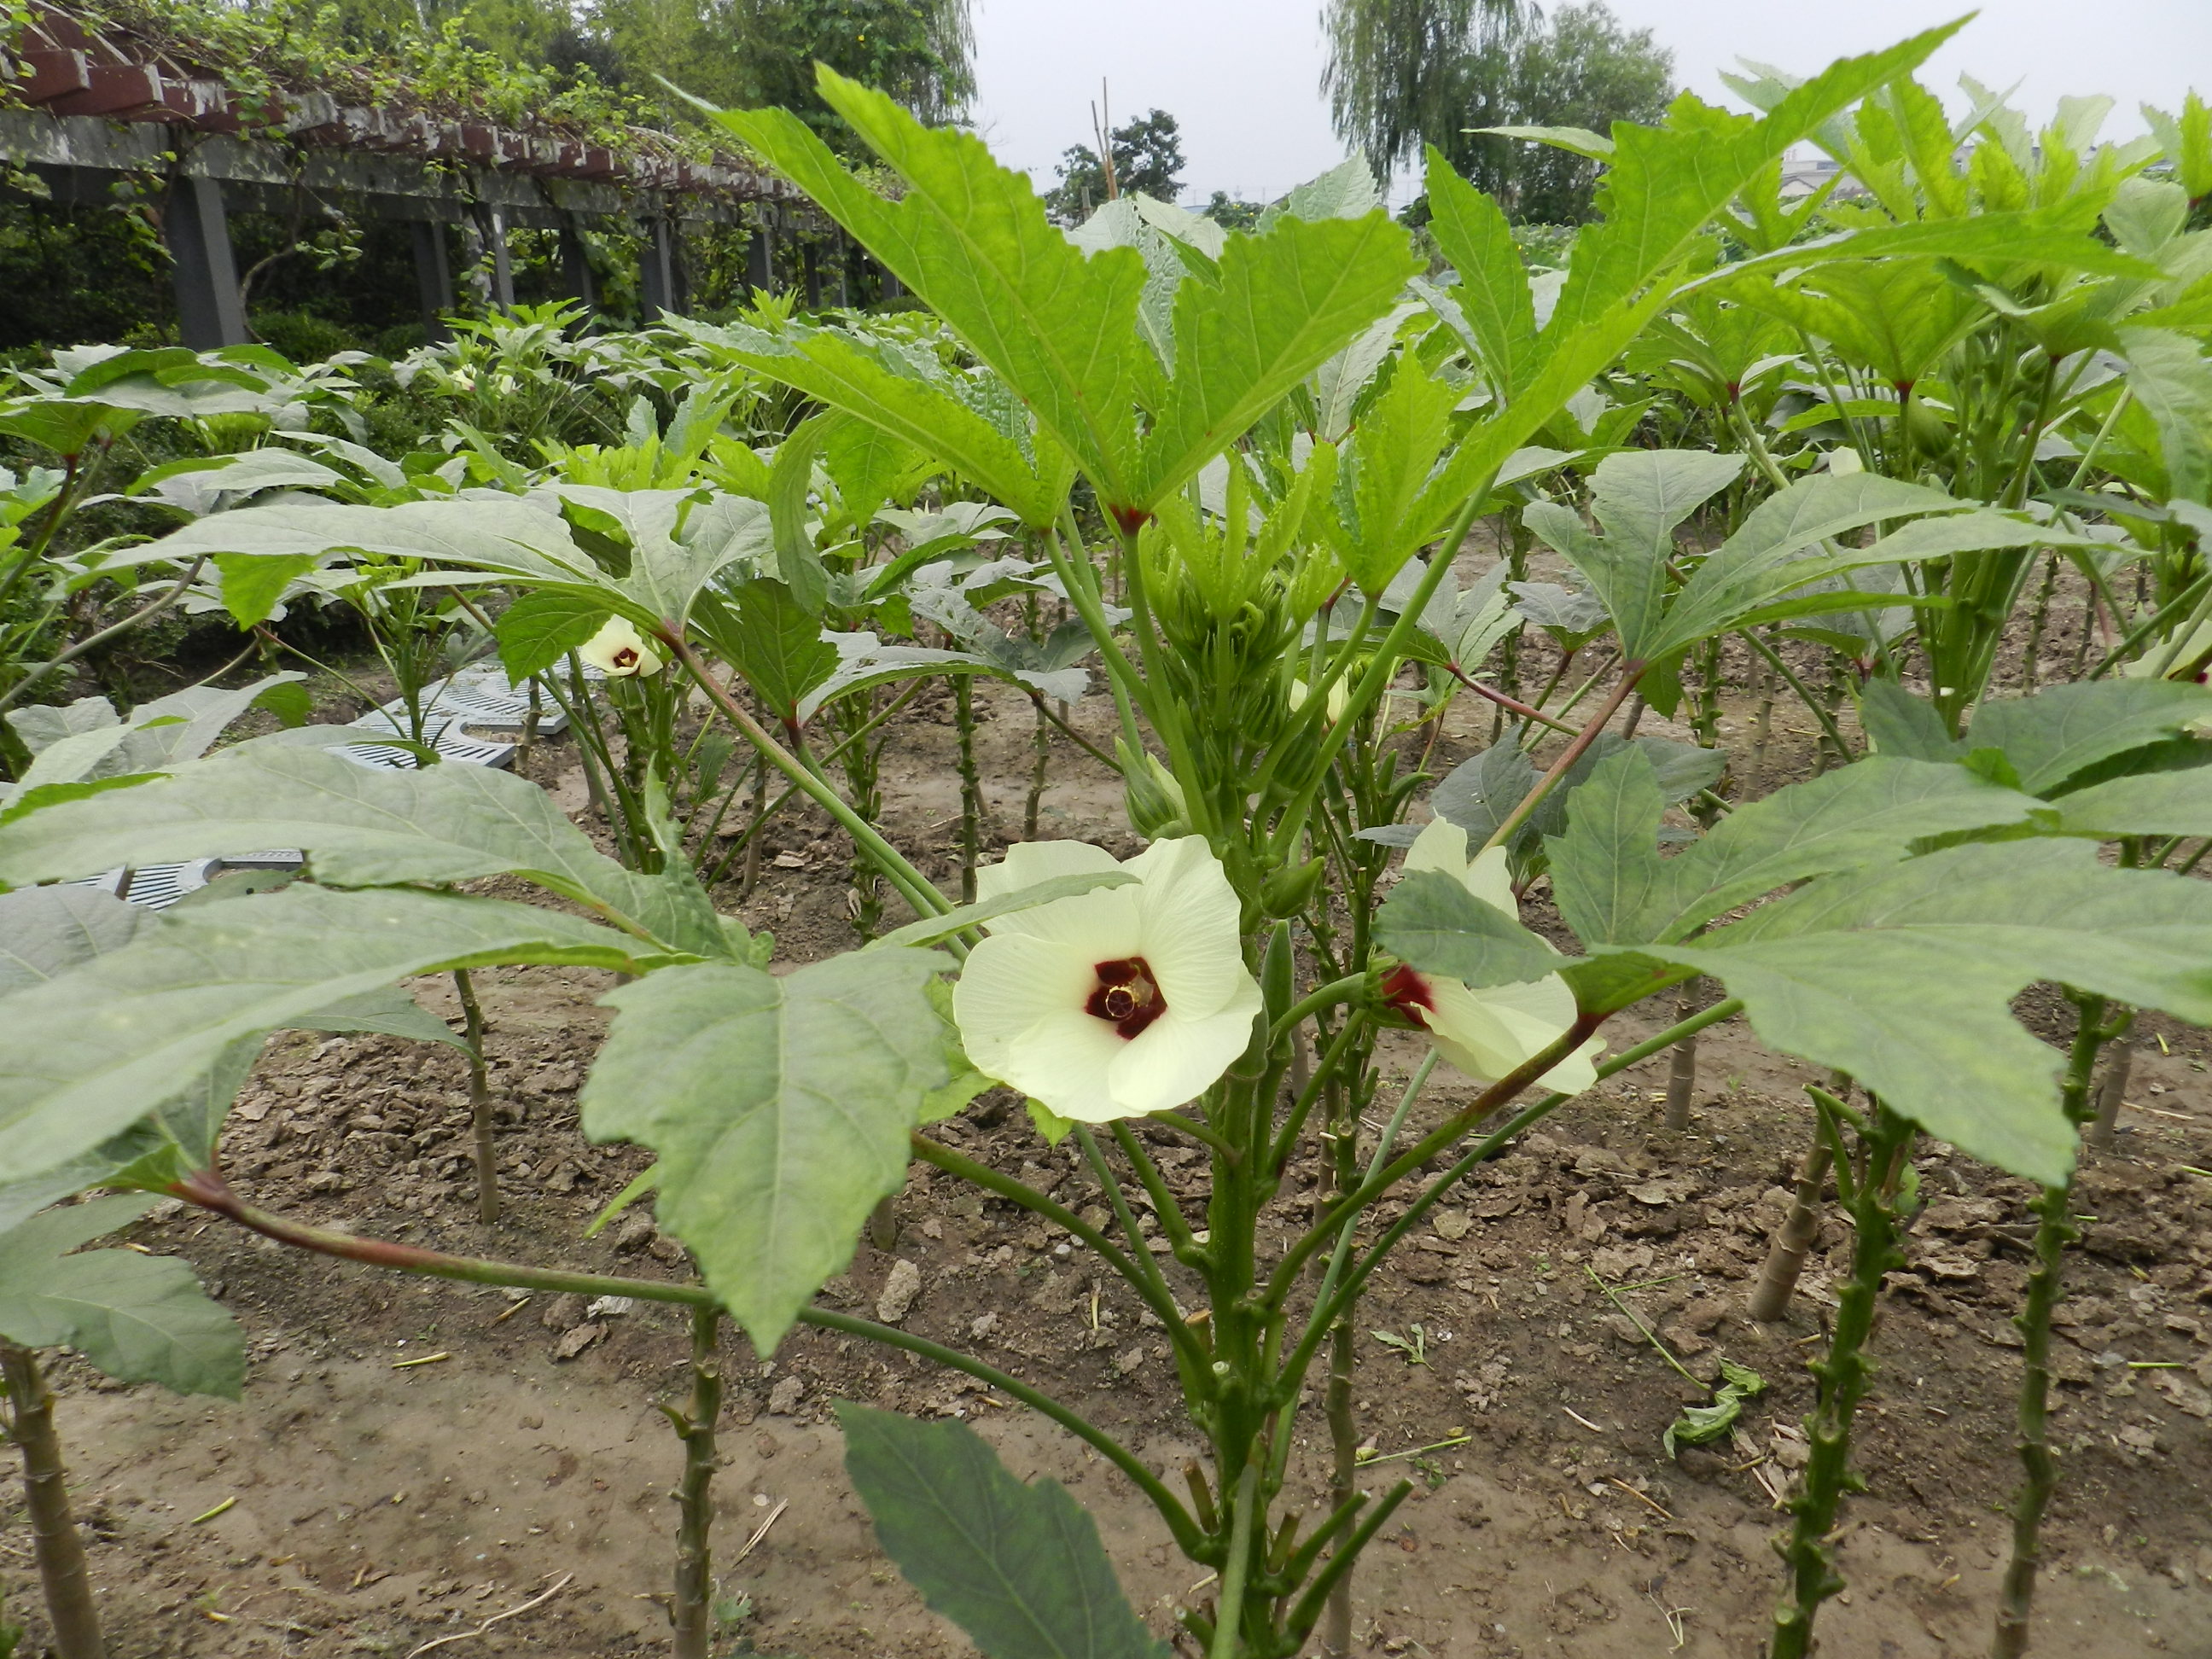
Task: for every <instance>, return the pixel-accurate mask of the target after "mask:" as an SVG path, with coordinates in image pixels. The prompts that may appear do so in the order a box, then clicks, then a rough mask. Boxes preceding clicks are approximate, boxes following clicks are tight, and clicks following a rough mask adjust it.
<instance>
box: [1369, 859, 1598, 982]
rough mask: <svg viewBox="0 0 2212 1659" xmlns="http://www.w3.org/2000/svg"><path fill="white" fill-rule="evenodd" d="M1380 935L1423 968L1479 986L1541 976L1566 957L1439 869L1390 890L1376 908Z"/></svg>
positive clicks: (1417, 874) (1420, 872) (1394, 950)
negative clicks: (1381, 906) (1380, 905)
mask: <svg viewBox="0 0 2212 1659" xmlns="http://www.w3.org/2000/svg"><path fill="white" fill-rule="evenodd" d="M1375 937H1376V939H1377V940H1379V941H1380V942H1381V944H1382V945H1383V949H1384V950H1386V951H1389V952H1390V953H1391V954H1392V955H1393V956H1395V957H1400V958H1401V959H1402V960H1404V961H1406V962H1408V963H1412V964H1413V966H1414V967H1416V968H1419V969H1421V970H1422V971H1423V972H1425V973H1434V974H1442V975H1446V976H1447V977H1449V978H1452V979H1456V980H1463V981H1466V982H1467V983H1468V984H1469V985H1472V986H1474V987H1475V988H1476V989H1478V990H1480V989H1481V988H1482V987H1485V986H1489V985H1516V984H1520V983H1522V982H1523V981H1528V980H1532V979H1541V978H1543V977H1544V976H1545V975H1547V974H1553V973H1557V972H1558V971H1559V969H1560V968H1561V967H1563V966H1564V965H1565V960H1566V959H1565V957H1561V956H1560V955H1559V952H1558V951H1554V950H1553V948H1552V947H1551V946H1550V945H1548V944H1547V943H1546V942H1545V941H1544V940H1543V939H1541V938H1540V937H1538V936H1537V935H1536V934H1534V933H1530V932H1529V931H1528V929H1527V928H1526V927H1522V925H1521V924H1520V923H1519V922H1518V921H1515V920H1514V919H1513V918H1512V917H1511V916H1509V915H1506V914H1505V913H1504V911H1503V910H1500V909H1498V908H1497V907H1496V906H1495V905H1491V904H1486V903H1484V902H1482V901H1481V900H1480V899H1479V898H1477V897H1475V896H1474V894H1472V893H1470V892H1468V890H1467V887H1466V884H1464V883H1462V882H1458V881H1455V880H1453V879H1452V878H1451V877H1449V876H1448V875H1445V874H1444V873H1443V872H1441V871H1437V870H1416V871H1413V872H1412V873H1410V874H1409V875H1407V877H1406V878H1405V879H1404V880H1402V881H1401V882H1400V883H1399V884H1397V885H1396V886H1395V887H1394V888H1392V889H1391V890H1390V896H1389V898H1388V899H1386V900H1385V901H1384V902H1383V908H1381V909H1380V910H1379V911H1377V912H1376V916H1375Z"/></svg>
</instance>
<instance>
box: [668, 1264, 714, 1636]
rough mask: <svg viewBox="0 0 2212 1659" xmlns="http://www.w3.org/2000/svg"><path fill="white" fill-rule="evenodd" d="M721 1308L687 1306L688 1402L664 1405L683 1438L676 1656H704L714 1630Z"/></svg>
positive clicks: (673, 1615)
mask: <svg viewBox="0 0 2212 1659" xmlns="http://www.w3.org/2000/svg"><path fill="white" fill-rule="evenodd" d="M721 1328H722V1314H721V1310H720V1309H719V1308H711V1307H709V1308H694V1309H692V1310H691V1408H690V1411H689V1412H688V1413H687V1412H679V1411H677V1410H675V1409H674V1408H672V1407H665V1406H664V1407H662V1408H661V1409H662V1410H663V1411H664V1412H665V1413H667V1416H668V1420H669V1421H670V1422H671V1424H672V1425H674V1426H675V1429H676V1433H677V1437H678V1438H679V1439H680V1440H681V1441H682V1442H683V1443H684V1479H683V1481H682V1484H681V1485H679V1486H678V1488H677V1490H676V1493H675V1497H676V1513H677V1517H678V1518H677V1523H676V1583H675V1595H674V1598H673V1600H672V1601H671V1605H670V1607H669V1620H670V1622H671V1623H672V1624H673V1625H674V1626H676V1640H675V1644H674V1645H675V1650H676V1659H708V1655H709V1654H710V1653H711V1652H712V1651H713V1644H714V1547H713V1529H714V1471H715V1470H716V1469H717V1468H720V1462H718V1460H717V1458H716V1455H715V1445H714V1427H715V1424H716V1422H717V1421H718V1420H719V1419H720V1417H721V1414H722V1367H721V1360H720V1354H719V1352H718V1349H719V1346H720V1336H721Z"/></svg>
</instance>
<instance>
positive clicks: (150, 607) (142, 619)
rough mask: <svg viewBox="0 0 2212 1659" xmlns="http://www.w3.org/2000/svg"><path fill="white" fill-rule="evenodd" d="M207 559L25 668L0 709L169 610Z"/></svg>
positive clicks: (3, 696)
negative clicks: (166, 587)
mask: <svg viewBox="0 0 2212 1659" xmlns="http://www.w3.org/2000/svg"><path fill="white" fill-rule="evenodd" d="M206 562H207V555H205V554H204V553H203V554H202V555H200V556H199V557H198V558H197V559H194V560H193V561H192V562H191V568H190V569H188V570H186V571H185V574H183V575H181V576H179V577H178V578H177V584H176V586H173V587H172V588H170V589H169V590H168V592H166V593H163V594H161V596H160V597H159V598H158V599H149V600H148V601H147V602H146V603H145V604H144V605H141V606H139V607H138V609H137V610H136V611H132V612H131V614H130V615H129V616H127V617H124V618H123V620H122V621H120V622H118V623H110V624H109V625H108V626H106V628H103V629H100V631H99V632H98V633H96V634H94V635H91V636H90V637H89V638H87V639H82V640H79V641H77V642H76V644H75V645H73V646H70V647H69V648H68V649H67V650H65V651H62V652H59V653H57V654H56V655H54V656H53V657H52V658H51V659H48V660H47V661H46V662H42V663H37V664H33V665H32V666H31V667H29V668H27V669H25V670H24V671H23V678H21V679H20V680H17V681H16V682H15V684H13V685H11V686H9V688H8V690H6V691H5V692H4V693H0V712H5V711H6V710H7V709H8V708H11V707H12V706H13V705H14V703H15V699H16V698H18V697H20V696H22V695H23V693H24V692H26V691H27V690H30V689H31V687H32V686H33V685H35V684H38V683H39V682H40V680H42V679H44V678H46V676H47V675H49V674H51V673H52V672H53V671H54V670H56V669H57V668H66V667H67V666H69V665H70V664H71V663H73V662H75V661H76V659H78V658H79V657H82V656H83V655H84V654H85V653H87V652H88V651H94V650H97V649H98V648H99V647H101V646H103V645H105V644H106V643H107V641H110V640H112V639H116V638H118V637H120V636H121V635H125V634H127V633H129V632H130V631H131V629H134V628H137V626H139V624H141V623H149V622H151V621H153V619H154V618H155V617H158V616H160V615H161V612H163V611H167V609H168V608H169V607H170V606H171V605H174V604H175V603H176V602H177V601H178V600H179V599H182V598H184V596H185V589H186V588H188V587H190V586H191V585H192V582H193V580H194V579H195V578H197V576H198V575H199V574H200V567H201V566H202V565H203V564H204V563H206Z"/></svg>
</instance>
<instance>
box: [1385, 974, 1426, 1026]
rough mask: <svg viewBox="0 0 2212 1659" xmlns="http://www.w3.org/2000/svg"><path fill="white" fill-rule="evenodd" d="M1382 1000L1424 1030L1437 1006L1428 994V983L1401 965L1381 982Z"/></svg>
mask: <svg viewBox="0 0 2212 1659" xmlns="http://www.w3.org/2000/svg"><path fill="white" fill-rule="evenodd" d="M1383 1000H1384V1001H1385V1002H1387V1003H1389V1005H1390V1006H1392V1007H1393V1008H1395V1009H1396V1010H1397V1011H1398V1012H1400V1013H1401V1014H1403V1015H1404V1016H1405V1017H1406V1018H1407V1019H1410V1020H1412V1021H1413V1024H1416V1025H1419V1026H1422V1027H1424V1028H1425V1027H1426V1026H1427V1024H1428V1023H1429V1020H1428V1017H1429V1015H1430V1014H1431V1013H1432V1012H1434V1011H1435V1009H1436V1006H1437V1005H1436V1000H1435V999H1434V998H1433V997H1431V995H1430V994H1429V982H1428V981H1426V980H1425V979H1423V978H1422V977H1421V976H1420V975H1419V974H1417V973H1415V972H1414V971H1413V969H1411V968H1407V967H1406V966H1404V965H1403V964H1401V965H1400V966H1398V967H1396V968H1394V969H1391V970H1390V974H1389V977H1388V978H1386V979H1385V980H1384V981H1383Z"/></svg>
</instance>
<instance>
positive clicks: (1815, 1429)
mask: <svg viewBox="0 0 2212 1659" xmlns="http://www.w3.org/2000/svg"><path fill="white" fill-rule="evenodd" d="M1814 1092H1815V1096H1816V1097H1819V1096H1820V1091H1814ZM1824 1104H1825V1106H1826V1109H1828V1110H1832V1111H1835V1112H1836V1113H1837V1115H1838V1116H1840V1115H1842V1112H1841V1107H1840V1103H1838V1102H1836V1101H1835V1100H1834V1097H1832V1096H1829V1097H1826V1101H1825V1103H1824ZM1873 1113H1874V1115H1873V1120H1872V1121H1871V1123H1870V1124H1869V1127H1867V1128H1866V1129H1865V1130H1864V1131H1863V1132H1862V1133H1861V1136H1860V1139H1861V1141H1862V1143H1863V1146H1865V1149H1866V1163H1865V1167H1864V1168H1863V1170H1861V1171H1860V1173H1859V1175H1858V1176H1857V1179H1855V1180H1852V1181H1851V1182H1850V1183H1849V1185H1850V1191H1849V1193H1848V1194H1846V1196H1845V1199H1844V1203H1845V1206H1846V1207H1847V1208H1848V1209H1849V1210H1850V1216H1851V1223H1852V1225H1853V1227H1854V1228H1855V1229H1856V1230H1857V1242H1856V1243H1854V1244H1853V1245H1852V1247H1851V1273H1850V1279H1848V1280H1847V1281H1846V1282H1845V1283H1844V1285H1843V1287H1842V1291H1841V1297H1840V1299H1839V1301H1838V1305H1837V1308H1836V1327H1835V1334H1833V1335H1832V1337H1830V1339H1829V1340H1828V1357H1827V1358H1826V1359H1825V1360H1820V1361H1817V1362H1815V1363H1814V1364H1813V1366H1812V1367H1811V1370H1812V1372H1813V1375H1814V1376H1815V1377H1817V1378H1818V1379H1819V1380H1820V1398H1819V1401H1818V1403H1817V1404H1815V1406H1814V1408H1813V1413H1812V1415H1811V1416H1810V1417H1808V1418H1807V1419H1806V1420H1805V1427H1806V1431H1807V1437H1808V1439H1809V1440H1810V1441H1811V1443H1812V1455H1811V1458H1810V1459H1809V1461H1808V1462H1807V1463H1806V1465H1805V1474H1804V1479H1803V1484H1802V1486H1801V1487H1800V1488H1799V1490H1798V1492H1797V1495H1796V1497H1795V1498H1791V1499H1790V1514H1791V1516H1793V1517H1794V1522H1793V1524H1792V1526H1791V1528H1790V1533H1789V1535H1788V1536H1787V1537H1786V1538H1782V1539H1778V1540H1777V1541H1775V1547H1776V1549H1777V1550H1778V1551H1779V1552H1780V1553H1781V1556H1782V1559H1783V1562H1784V1565H1785V1568H1786V1570H1787V1571H1788V1574H1789V1579H1790V1591H1789V1594H1788V1595H1787V1596H1785V1597H1784V1600H1783V1601H1782V1603H1781V1605H1780V1606H1779V1607H1776V1608H1775V1610H1774V1635H1773V1641H1772V1644H1771V1646H1770V1647H1769V1648H1768V1650H1767V1659H1807V1656H1808V1655H1809V1654H1810V1653H1811V1652H1812V1650H1813V1620H1814V1618H1815V1616H1816V1615H1817V1614H1818V1613H1820V1604H1821V1603H1822V1602H1823V1601H1826V1600H1828V1598H1829V1597H1831V1596H1832V1595H1838V1594H1839V1593H1840V1592H1841V1591H1842V1590H1843V1589H1844V1588H1845V1585H1844V1580H1843V1578H1842V1577H1841V1576H1840V1575H1838V1573H1837V1571H1836V1565H1835V1558H1834V1557H1833V1556H1832V1554H1831V1553H1829V1550H1828V1544H1827V1540H1828V1535H1829V1534H1831V1533H1832V1532H1834V1531H1835V1529H1836V1512H1837V1510H1838V1508H1839V1507H1840V1506H1841V1504H1842V1503H1843V1498H1844V1493H1845V1492H1849V1491H1852V1490H1854V1489H1856V1488H1857V1487H1859V1486H1861V1485H1862V1484H1863V1483H1862V1482H1860V1481H1859V1480H1858V1478H1857V1476H1856V1475H1854V1474H1852V1473H1851V1469H1850V1455H1851V1418H1852V1416H1853V1414H1854V1413H1857V1410H1858V1406H1859V1401H1861V1400H1862V1399H1863V1398H1864V1397H1865V1395H1866V1391H1867V1385H1868V1383H1869V1382H1871V1381H1872V1379H1873V1376H1874V1365H1873V1363H1872V1362H1871V1361H1870V1360H1869V1359H1868V1358H1867V1357H1866V1344H1867V1338H1868V1336H1869V1334H1871V1332H1872V1331H1873V1329H1874V1316H1875V1302H1876V1300H1877V1299H1878V1298H1879V1297H1880V1296H1881V1281H1882V1278H1883V1275H1885V1274H1886V1273H1888V1272H1889V1271H1890V1270H1891V1269H1892V1268H1893V1267H1902V1266H1903V1265H1904V1263H1905V1253H1904V1252H1903V1251H1901V1250H1900V1249H1898V1248H1897V1227H1896V1218H1895V1217H1894V1216H1893V1214H1892V1212H1891V1210H1890V1200H1889V1195H1888V1193H1887V1190H1886V1189H1887V1188H1888V1187H1889V1186H1890V1184H1891V1182H1892V1181H1893V1179H1894V1177H1895V1176H1896V1175H1897V1173H1898V1171H1899V1168H1900V1166H1901V1164H1902V1161H1903V1159H1904V1157H1905V1152H1906V1150H1907V1149H1908V1148H1909V1147H1910V1146H1911V1144H1912V1126H1911V1124H1910V1123H1908V1122H1906V1121H1905V1120H1904V1119H1903V1118H1900V1117H1899V1116H1897V1115H1895V1114H1894V1113H1892V1112H1890V1111H1888V1110H1887V1109H1885V1108H1884V1107H1882V1106H1881V1103H1879V1102H1876V1103H1875V1104H1874V1108H1873ZM1837 1173H1838V1184H1839V1185H1841V1184H1843V1182H1842V1174H1843V1172H1842V1170H1841V1169H1840V1168H1839V1169H1838V1172H1837Z"/></svg>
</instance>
